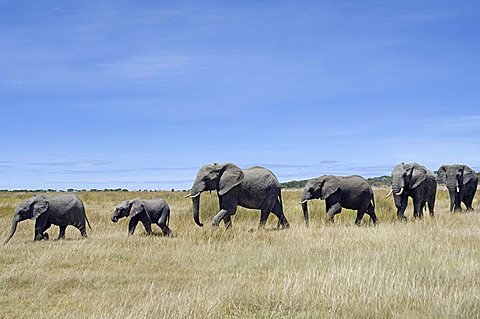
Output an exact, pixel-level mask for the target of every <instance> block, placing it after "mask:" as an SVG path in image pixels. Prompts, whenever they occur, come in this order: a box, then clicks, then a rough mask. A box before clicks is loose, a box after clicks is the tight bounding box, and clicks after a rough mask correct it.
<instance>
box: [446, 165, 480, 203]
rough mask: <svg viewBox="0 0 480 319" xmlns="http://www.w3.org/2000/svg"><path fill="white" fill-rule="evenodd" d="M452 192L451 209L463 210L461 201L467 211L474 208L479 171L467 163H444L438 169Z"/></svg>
mask: <svg viewBox="0 0 480 319" xmlns="http://www.w3.org/2000/svg"><path fill="white" fill-rule="evenodd" d="M437 175H438V176H439V178H440V179H441V180H442V181H443V182H444V183H445V185H446V186H447V189H448V192H449V193H450V211H451V212H453V211H456V212H457V211H461V210H462V208H461V206H460V205H461V203H462V202H463V203H464V204H465V206H466V207H467V211H469V210H473V207H472V202H473V198H474V197H475V193H476V191H477V186H478V177H477V173H476V172H475V171H474V170H473V169H471V168H470V167H468V166H467V165H461V164H454V165H442V166H440V168H439V169H438V171H437Z"/></svg>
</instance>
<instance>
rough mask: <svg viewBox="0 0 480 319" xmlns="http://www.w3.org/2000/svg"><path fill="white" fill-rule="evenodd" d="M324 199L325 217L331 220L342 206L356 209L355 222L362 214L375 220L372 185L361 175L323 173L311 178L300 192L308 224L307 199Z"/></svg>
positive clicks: (374, 221)
mask: <svg viewBox="0 0 480 319" xmlns="http://www.w3.org/2000/svg"><path fill="white" fill-rule="evenodd" d="M312 199H324V200H325V204H326V211H327V219H328V220H329V221H330V222H333V217H334V216H335V215H336V214H338V213H340V212H341V211H342V208H346V209H353V210H356V211H357V218H356V219H355V224H357V225H359V224H360V222H361V221H362V218H363V215H364V214H365V213H367V214H368V215H370V220H371V221H372V222H373V223H376V222H377V216H376V215H375V199H374V195H373V190H372V187H371V186H370V185H369V184H368V182H367V181H366V180H365V179H364V178H363V177H361V176H357V175H353V176H333V175H323V176H320V177H318V178H314V179H311V180H309V181H308V182H307V184H306V185H305V188H304V190H303V193H302V201H301V202H300V204H302V208H303V215H304V218H305V224H306V225H307V226H308V223H309V218H308V206H307V201H309V200H312Z"/></svg>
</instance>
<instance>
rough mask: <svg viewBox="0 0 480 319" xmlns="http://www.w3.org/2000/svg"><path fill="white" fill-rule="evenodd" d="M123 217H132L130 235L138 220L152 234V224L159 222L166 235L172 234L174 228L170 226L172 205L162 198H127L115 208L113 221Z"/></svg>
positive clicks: (129, 224)
mask: <svg viewBox="0 0 480 319" xmlns="http://www.w3.org/2000/svg"><path fill="white" fill-rule="evenodd" d="M123 217H130V222H129V223H128V234H129V235H133V233H134V232H135V228H136V227H137V224H138V222H141V223H142V224H143V227H144V228H145V231H146V232H147V234H148V235H151V234H152V224H157V225H158V227H160V229H161V230H162V232H163V235H164V236H169V237H171V236H172V230H171V229H170V228H169V227H168V224H169V220H170V207H169V206H168V204H167V202H166V201H165V200H163V199H162V198H154V199H151V200H146V199H141V198H135V199H132V200H125V201H123V202H121V203H120V204H118V206H117V207H116V208H115V211H114V212H113V214H112V222H114V223H116V222H118V220H119V219H120V218H123Z"/></svg>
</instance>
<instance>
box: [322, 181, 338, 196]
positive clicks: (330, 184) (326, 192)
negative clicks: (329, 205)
mask: <svg viewBox="0 0 480 319" xmlns="http://www.w3.org/2000/svg"><path fill="white" fill-rule="evenodd" d="M339 188H340V180H339V179H338V178H336V177H335V176H332V175H328V176H325V179H324V181H323V185H322V191H321V192H320V193H321V195H320V198H321V199H326V198H328V197H329V196H330V195H332V194H333V193H335V192H336V191H337V190H338V189H339Z"/></svg>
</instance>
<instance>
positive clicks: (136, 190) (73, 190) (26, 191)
mask: <svg viewBox="0 0 480 319" xmlns="http://www.w3.org/2000/svg"><path fill="white" fill-rule="evenodd" d="M165 191H168V190H161V189H135V190H128V189H126V188H104V189H97V188H90V189H75V188H68V189H67V190H64V189H52V188H49V189H0V192H12V193H15V192H22V193H65V192H68V193H78V192H165ZM170 191H171V192H186V191H187V190H185V189H184V190H181V189H174V188H172V189H171V190H170Z"/></svg>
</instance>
